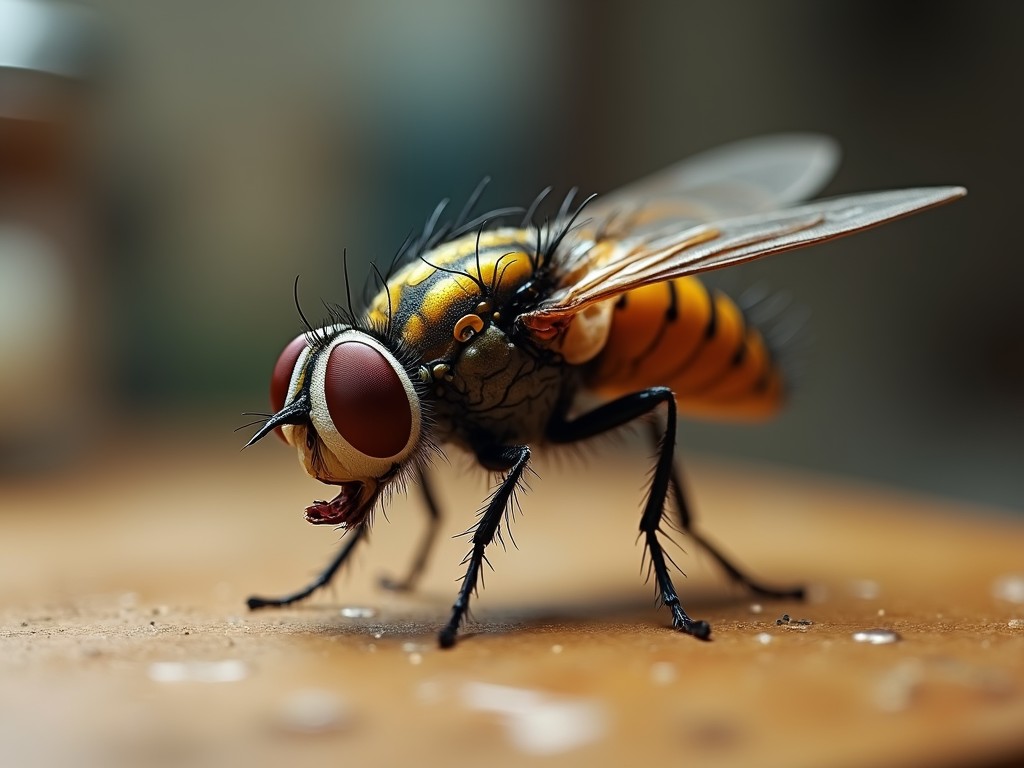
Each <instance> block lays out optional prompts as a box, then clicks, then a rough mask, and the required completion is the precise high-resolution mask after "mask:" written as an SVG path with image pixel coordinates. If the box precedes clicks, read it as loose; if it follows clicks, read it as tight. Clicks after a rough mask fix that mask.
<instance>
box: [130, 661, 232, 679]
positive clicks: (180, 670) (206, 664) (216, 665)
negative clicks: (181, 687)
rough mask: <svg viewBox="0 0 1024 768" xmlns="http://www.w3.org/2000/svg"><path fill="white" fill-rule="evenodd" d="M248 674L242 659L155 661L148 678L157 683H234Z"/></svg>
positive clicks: (150, 666) (150, 667)
mask: <svg viewBox="0 0 1024 768" xmlns="http://www.w3.org/2000/svg"><path fill="white" fill-rule="evenodd" d="M248 676H249V667H248V666H246V664H245V662H244V661H239V660H237V659H228V660H226V661H157V662H154V663H152V664H150V665H149V679H150V680H153V681H154V682H157V683H236V682H238V681H239V680H244V679H245V678H246V677H248Z"/></svg>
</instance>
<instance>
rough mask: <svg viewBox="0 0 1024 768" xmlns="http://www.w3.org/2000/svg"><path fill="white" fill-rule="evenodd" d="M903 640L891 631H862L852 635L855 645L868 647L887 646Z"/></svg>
mask: <svg viewBox="0 0 1024 768" xmlns="http://www.w3.org/2000/svg"><path fill="white" fill-rule="evenodd" d="M902 639H903V638H902V637H900V636H899V634H898V633H896V632H893V631H892V630H891V629H863V630H861V631H860V632H854V633H853V641H854V642H855V643H867V644H868V645H889V644H890V643H896V642H899V641H900V640H902Z"/></svg>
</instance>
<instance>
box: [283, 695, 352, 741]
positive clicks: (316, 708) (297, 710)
mask: <svg viewBox="0 0 1024 768" xmlns="http://www.w3.org/2000/svg"><path fill="white" fill-rule="evenodd" d="M348 719H349V712H348V707H347V705H346V703H345V702H344V701H343V700H342V699H341V697H340V696H338V695H337V694H335V693H333V692H332V691H327V690H323V689H320V688H309V689H306V690H299V691H295V692H293V693H290V694H288V696H287V697H285V700H284V701H283V702H282V704H281V707H280V709H279V710H278V713H277V721H278V724H279V725H280V726H281V727H282V728H283V729H284V730H286V731H289V732H291V733H303V734H314V733H326V732H329V731H335V730H337V729H338V728H340V727H341V726H343V725H344V724H345V723H346V722H347V720H348Z"/></svg>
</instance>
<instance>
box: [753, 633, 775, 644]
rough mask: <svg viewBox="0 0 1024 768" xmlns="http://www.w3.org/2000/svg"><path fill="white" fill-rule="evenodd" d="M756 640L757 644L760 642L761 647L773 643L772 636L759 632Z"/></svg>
mask: <svg viewBox="0 0 1024 768" xmlns="http://www.w3.org/2000/svg"><path fill="white" fill-rule="evenodd" d="M754 639H755V640H757V642H759V643H760V644H761V645H768V644H769V643H770V642H771V641H772V636H771V635H769V634H768V633H767V632H758V633H757V636H756V637H755V638H754Z"/></svg>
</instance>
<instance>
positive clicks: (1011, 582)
mask: <svg viewBox="0 0 1024 768" xmlns="http://www.w3.org/2000/svg"><path fill="white" fill-rule="evenodd" d="M992 595H993V596H994V597H995V598H996V599H997V600H1005V601H1006V602H1008V603H1024V573H1011V574H1008V575H1006V576H1001V577H999V578H998V579H996V580H995V583H993V584H992Z"/></svg>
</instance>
